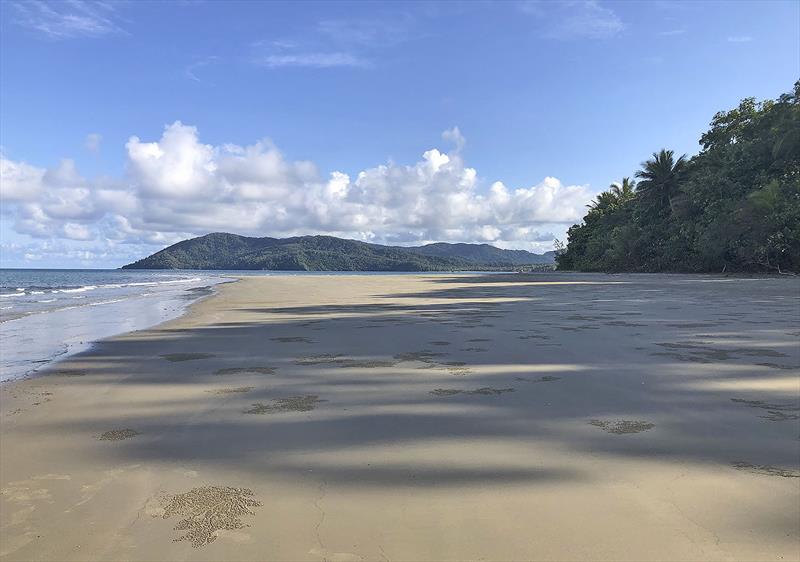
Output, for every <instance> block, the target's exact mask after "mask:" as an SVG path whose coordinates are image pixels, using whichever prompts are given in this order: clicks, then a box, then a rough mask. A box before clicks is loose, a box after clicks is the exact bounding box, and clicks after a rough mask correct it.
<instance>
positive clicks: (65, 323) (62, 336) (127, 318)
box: [0, 269, 486, 382]
mask: <svg viewBox="0 0 800 562" xmlns="http://www.w3.org/2000/svg"><path fill="white" fill-rule="evenodd" d="M460 273H470V272H460ZM482 273H486V272H482ZM398 274H403V272H359V271H341V272H338V271H197V270H120V269H107V270H103V269H0V382H2V381H8V380H12V379H16V378H20V377H26V376H30V375H33V374H35V373H36V372H37V371H39V370H41V369H42V368H44V367H46V366H48V365H51V364H52V363H53V362H55V361H58V360H59V359H63V358H64V357H68V356H69V355H72V354H74V353H78V352H80V351H84V350H86V349H88V348H89V347H90V346H91V345H92V343H93V342H95V341H97V340H100V339H102V338H107V337H111V336H114V335H117V334H122V333H125V332H130V331H133V330H141V329H143V328H147V327H149V326H154V325H156V324H159V323H161V322H164V321H166V320H170V319H172V318H176V317H178V316H180V315H181V314H182V313H183V312H184V311H185V310H186V307H187V306H188V305H189V304H191V303H192V302H194V301H195V300H197V299H198V298H201V297H203V296H206V295H208V294H210V293H212V292H213V290H214V289H213V287H214V285H217V284H219V283H224V282H227V281H232V280H233V277H235V276H237V275H266V276H272V275H304V276H305V275H317V276H325V275H398ZM409 274H414V275H417V274H419V272H409ZM425 274H426V275H428V274H430V275H449V273H446V272H436V273H425Z"/></svg>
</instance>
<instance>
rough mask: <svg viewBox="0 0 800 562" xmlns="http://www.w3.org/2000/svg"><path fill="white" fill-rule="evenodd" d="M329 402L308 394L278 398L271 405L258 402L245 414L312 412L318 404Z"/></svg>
mask: <svg viewBox="0 0 800 562" xmlns="http://www.w3.org/2000/svg"><path fill="white" fill-rule="evenodd" d="M321 402H327V400H320V398H319V396H315V395H313V394H306V395H303V396H289V397H288V398H276V399H274V400H273V401H272V403H271V404H262V403H261V402H256V403H255V404H253V407H252V408H250V409H249V410H245V411H244V413H245V414H279V413H283V412H310V411H311V410H313V409H314V408H316V407H317V404H319V403H321Z"/></svg>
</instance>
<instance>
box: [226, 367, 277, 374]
mask: <svg viewBox="0 0 800 562" xmlns="http://www.w3.org/2000/svg"><path fill="white" fill-rule="evenodd" d="M244 373H254V374H257V375H274V374H275V368H274V367H228V368H227V369H217V370H216V371H214V374H215V375H239V374H244Z"/></svg>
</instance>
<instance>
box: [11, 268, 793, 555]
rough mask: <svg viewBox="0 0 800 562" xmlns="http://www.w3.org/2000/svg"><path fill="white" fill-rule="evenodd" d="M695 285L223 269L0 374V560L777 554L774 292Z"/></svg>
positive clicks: (786, 413) (777, 306)
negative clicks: (64, 348)
mask: <svg viewBox="0 0 800 562" xmlns="http://www.w3.org/2000/svg"><path fill="white" fill-rule="evenodd" d="M698 277H699V278H698ZM698 277H690V276H681V277H680V278H675V277H671V276H666V275H664V276H661V277H655V276H652V275H650V274H648V276H647V277H640V276H638V275H627V276H626V275H620V276H613V277H611V276H608V275H605V274H558V273H556V274H549V275H548V276H531V275H528V274H519V275H513V274H511V275H509V276H506V277H499V276H494V275H447V276H441V275H426V274H419V275H397V276H365V275H360V276H359V275H357V274H354V275H350V276H327V277H320V276H308V277H302V276H265V277H259V276H251V277H247V276H244V277H242V278H240V279H238V280H237V281H235V282H234V284H225V285H224V286H222V287H219V289H218V290H217V291H216V293H215V294H214V295H213V297H214V298H205V299H202V300H200V301H196V302H194V303H192V304H191V305H190V307H188V309H187V311H186V312H185V313H184V314H183V315H182V316H180V317H179V318H174V319H171V320H169V321H167V322H164V323H161V324H159V325H157V326H152V327H150V328H147V329H142V330H138V331H135V332H128V333H125V334H120V335H118V336H114V337H111V338H107V339H104V340H102V341H101V342H98V343H97V345H95V346H94V347H93V349H92V350H91V351H88V352H83V353H81V354H79V355H74V356H71V357H69V358H67V359H65V360H64V361H62V362H60V363H59V366H58V368H52V369H47V370H46V371H45V372H43V373H42V376H36V377H33V378H29V379H26V380H22V381H14V382H13V383H12V384H8V385H0V396H2V404H3V411H2V417H0V437H2V438H1V439H0V453H1V454H0V539H2V540H0V560H29V559H39V560H108V559H114V560H136V561H144V560H154V559H182V560H197V561H199V560H218V561H225V560H263V559H265V558H269V559H283V560H286V559H291V560H309V561H321V560H359V559H363V560H373V559H382V557H386V558H389V559H392V560H394V559H402V560H453V559H459V560H463V559H478V558H485V559H490V560H498V559H538V560H565V559H569V560H607V559H615V560H654V559H662V560H663V559H671V560H720V559H730V560H752V559H759V560H779V559H781V558H783V559H792V558H795V557H796V556H797V554H798V544H800V534H799V533H798V531H797V529H798V528H800V508H798V505H800V503H798V500H800V490H798V489H797V486H796V484H797V482H798V477H800V466H798V465H797V460H796V459H795V458H794V457H795V455H794V451H796V438H797V435H796V423H797V422H796V416H797V415H798V412H800V403H799V402H798V397H800V378H798V375H799V374H800V349H798V346H797V344H796V337H797V335H798V334H800V325H799V324H800V323H798V321H797V319H796V318H795V317H794V314H793V311H795V310H796V308H797V307H796V306H787V303H790V302H791V303H794V302H798V303H800V301H798V299H797V296H796V295H797V294H798V289H800V283H798V281H797V280H794V279H786V278H776V279H775V280H774V281H770V282H766V283H758V284H756V283H731V281H733V280H730V279H723V278H709V277H708V276H698ZM234 285H235V286H234ZM722 286H724V287H725V290H724V291H721V290H720V287H722ZM793 416H794V417H793ZM793 420H795V421H793ZM32 443H35V446H31V444H32ZM220 506H222V507H220ZM197 514H200V515H197Z"/></svg>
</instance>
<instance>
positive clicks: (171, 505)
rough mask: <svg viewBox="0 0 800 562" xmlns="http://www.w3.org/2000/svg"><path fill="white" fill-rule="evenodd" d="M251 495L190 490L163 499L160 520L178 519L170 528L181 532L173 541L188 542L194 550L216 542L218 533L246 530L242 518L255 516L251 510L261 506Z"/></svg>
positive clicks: (242, 491)
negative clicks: (162, 512)
mask: <svg viewBox="0 0 800 562" xmlns="http://www.w3.org/2000/svg"><path fill="white" fill-rule="evenodd" d="M254 495H255V494H254V493H253V491H252V490H250V489H249V488H232V487H230V486H202V487H200V488H193V489H191V490H189V491H188V492H185V493H182V494H176V495H174V496H167V497H166V498H164V499H163V502H162V503H163V507H164V514H163V515H162V518H163V519H169V518H170V517H182V518H183V519H181V520H180V521H178V524H177V525H175V527H174V529H175V530H176V531H185V532H184V534H182V535H181V536H179V537H178V538H176V539H173V542H179V541H190V542H191V544H192V546H193V547H194V548H200V547H203V546H206V545H207V544H211V543H212V542H214V541H215V540H217V532H218V531H222V530H225V531H233V530H236V529H243V528H245V527H248V526H249V525H245V524H244V523H242V517H244V516H246V515H255V512H254V511H253V508H255V507H261V506H262V505H263V504H262V503H261V502H260V501H258V500H256V499H255V498H253V496H254Z"/></svg>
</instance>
